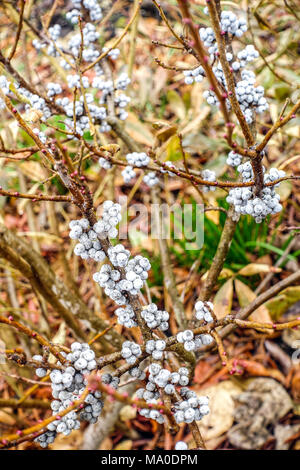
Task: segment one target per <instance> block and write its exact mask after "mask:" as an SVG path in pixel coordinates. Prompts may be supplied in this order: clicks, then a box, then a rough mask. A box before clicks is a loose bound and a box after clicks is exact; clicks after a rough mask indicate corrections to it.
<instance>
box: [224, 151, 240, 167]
mask: <svg viewBox="0 0 300 470" xmlns="http://www.w3.org/2000/svg"><path fill="white" fill-rule="evenodd" d="M242 159H243V157H242V155H240V154H239V153H236V152H235V151H234V150H231V151H230V152H229V154H228V155H227V160H226V163H227V165H230V166H239V165H240V164H241V163H242Z"/></svg>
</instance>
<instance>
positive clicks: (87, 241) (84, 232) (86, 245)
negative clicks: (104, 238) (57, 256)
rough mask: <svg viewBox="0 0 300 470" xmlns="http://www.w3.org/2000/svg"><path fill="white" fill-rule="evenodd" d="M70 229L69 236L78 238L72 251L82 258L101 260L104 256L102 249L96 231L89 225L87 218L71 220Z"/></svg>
mask: <svg viewBox="0 0 300 470" xmlns="http://www.w3.org/2000/svg"><path fill="white" fill-rule="evenodd" d="M69 227H70V229H71V231H70V234H69V237H70V238H71V239H72V240H78V241H79V243H77V245H75V248H74V253H75V255H77V256H80V257H81V258H82V259H89V258H90V259H93V260H95V261H97V262H100V261H103V260H104V259H105V257H106V255H105V252H104V251H103V249H102V246H101V242H100V241H99V239H98V236H97V233H96V232H95V231H94V230H93V229H92V228H91V227H90V223H89V221H88V220H87V219H80V220H72V221H71V222H70V224H69Z"/></svg>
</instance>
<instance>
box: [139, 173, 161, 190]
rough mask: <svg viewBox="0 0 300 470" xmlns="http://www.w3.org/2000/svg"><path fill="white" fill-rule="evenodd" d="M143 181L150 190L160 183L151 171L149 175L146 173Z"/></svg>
mask: <svg viewBox="0 0 300 470" xmlns="http://www.w3.org/2000/svg"><path fill="white" fill-rule="evenodd" d="M143 181H144V183H146V184H147V186H149V187H150V188H152V187H153V186H156V185H157V184H158V183H159V179H158V178H157V176H156V173H155V171H149V173H146V174H145V176H144V178H143Z"/></svg>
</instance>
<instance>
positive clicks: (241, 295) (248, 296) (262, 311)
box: [234, 279, 272, 323]
mask: <svg viewBox="0 0 300 470" xmlns="http://www.w3.org/2000/svg"><path fill="white" fill-rule="evenodd" d="M234 285H235V291H236V294H237V296H238V301H239V304H240V307H241V308H244V307H246V306H247V305H249V304H250V303H251V302H252V301H253V300H254V299H256V294H255V293H254V292H253V291H252V290H251V289H250V287H248V286H246V284H244V283H243V282H241V281H239V280H238V279H235V281H234ZM249 319H250V320H252V321H259V322H264V323H266V322H271V321H272V319H271V317H270V314H269V311H268V309H267V308H266V307H265V305H261V306H260V307H258V308H257V309H256V310H254V312H253V313H251V315H250V317H249Z"/></svg>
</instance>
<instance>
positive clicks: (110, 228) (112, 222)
mask: <svg viewBox="0 0 300 470" xmlns="http://www.w3.org/2000/svg"><path fill="white" fill-rule="evenodd" d="M102 209H103V212H102V217H101V219H100V220H99V221H98V222H96V223H95V225H94V227H93V228H94V231H95V232H96V233H97V234H98V235H99V236H100V238H101V237H110V238H116V237H117V236H118V230H117V228H116V226H117V225H118V223H119V222H120V221H121V219H122V216H121V206H120V204H117V203H113V202H112V201H105V202H104V203H103V205H102Z"/></svg>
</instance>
